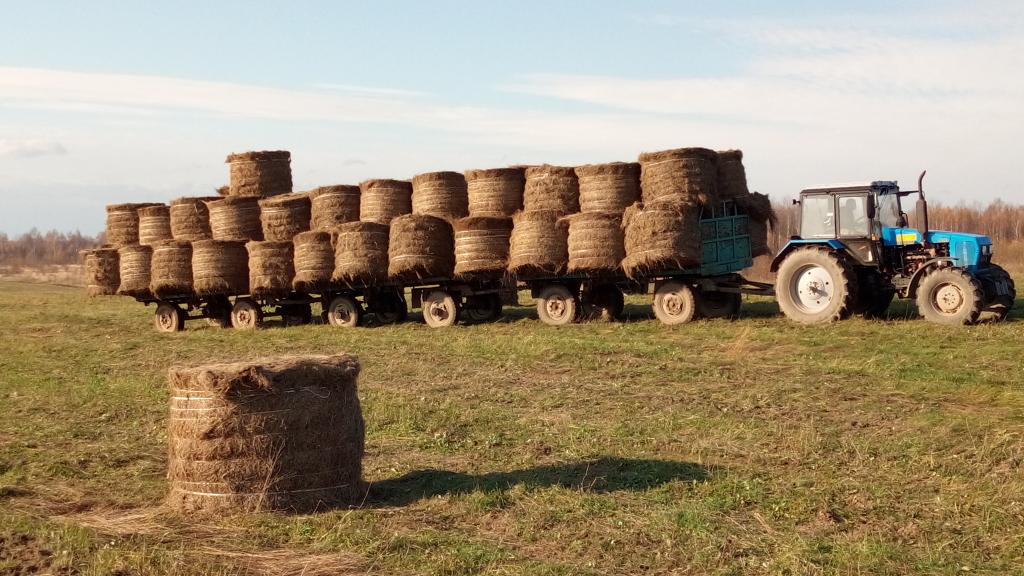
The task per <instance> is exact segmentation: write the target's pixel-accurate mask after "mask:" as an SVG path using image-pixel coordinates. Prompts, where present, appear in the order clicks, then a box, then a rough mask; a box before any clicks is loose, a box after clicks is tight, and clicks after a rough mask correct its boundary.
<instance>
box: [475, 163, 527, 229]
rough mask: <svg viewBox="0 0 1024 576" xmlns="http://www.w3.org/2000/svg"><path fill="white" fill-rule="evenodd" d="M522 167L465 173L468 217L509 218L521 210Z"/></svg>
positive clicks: (524, 177)
mask: <svg viewBox="0 0 1024 576" xmlns="http://www.w3.org/2000/svg"><path fill="white" fill-rule="evenodd" d="M525 191H526V168H525V167H521V166H520V167H513V168H493V169H490V170H467V171H466V193H467V195H468V196H469V215H470V217H481V218H510V217H512V215H513V214H515V213H516V212H518V211H520V210H522V209H523V193H524V192H525Z"/></svg>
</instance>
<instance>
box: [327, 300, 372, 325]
mask: <svg viewBox="0 0 1024 576" xmlns="http://www.w3.org/2000/svg"><path fill="white" fill-rule="evenodd" d="M362 321H363V307H362V305H360V304H359V302H358V301H357V300H356V299H355V298H353V297H351V296H337V297H336V298H334V299H333V300H331V303H330V304H329V305H328V306H327V322H328V323H329V324H330V325H331V326H337V327H339V328H354V327H356V326H359V324H360V323H361V322H362Z"/></svg>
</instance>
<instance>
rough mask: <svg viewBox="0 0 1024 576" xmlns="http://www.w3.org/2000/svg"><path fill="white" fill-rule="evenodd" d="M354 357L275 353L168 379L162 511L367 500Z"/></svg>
mask: <svg viewBox="0 0 1024 576" xmlns="http://www.w3.org/2000/svg"><path fill="white" fill-rule="evenodd" d="M358 376H359V361H358V359H357V358H356V357H355V356H351V355H348V354H336V355H331V356H305V357H300V356H282V357H277V358H268V359H264V360H260V361H256V362H246V363H238V364H214V365H207V366H194V367H175V368H171V369H170V371H169V373H168V382H169V384H170V391H171V400H170V416H169V418H168V421H167V437H168V456H169V458H168V460H169V462H168V474H167V476H168V479H169V480H170V485H171V490H170V494H169V495H168V498H167V504H168V505H169V506H170V507H171V508H172V509H174V510H177V511H179V512H189V511H198V510H202V511H218V510H219V511H225V512H231V513H236V512H239V511H247V512H254V511H263V510H278V511H290V512H313V511H314V510H318V509H319V510H323V509H325V508H331V507H337V506H342V505H346V504H358V503H359V502H361V501H362V500H363V499H364V498H365V495H366V494H365V488H366V487H365V485H364V483H363V480H362V459H363V453H364V444H365V424H364V422H363V415H362V409H361V408H360V405H359V397H358V395H357V392H358V390H357V378H358Z"/></svg>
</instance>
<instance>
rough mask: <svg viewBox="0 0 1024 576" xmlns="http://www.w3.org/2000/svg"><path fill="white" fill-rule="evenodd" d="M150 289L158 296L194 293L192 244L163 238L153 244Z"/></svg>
mask: <svg viewBox="0 0 1024 576" xmlns="http://www.w3.org/2000/svg"><path fill="white" fill-rule="evenodd" d="M149 291H150V292H151V293H152V294H153V296H155V297H157V298H165V297H167V296H178V295H183V294H191V293H192V244H191V243H190V242H182V241H181V240H161V241H159V242H157V243H156V244H153V259H152V261H151V266H150V277H149Z"/></svg>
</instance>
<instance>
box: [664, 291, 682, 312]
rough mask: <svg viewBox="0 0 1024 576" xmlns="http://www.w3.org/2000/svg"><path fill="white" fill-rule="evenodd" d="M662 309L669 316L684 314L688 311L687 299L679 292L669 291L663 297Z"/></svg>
mask: <svg viewBox="0 0 1024 576" xmlns="http://www.w3.org/2000/svg"><path fill="white" fill-rule="evenodd" d="M661 309H662V310H664V311H665V314H667V315H669V316H682V315H683V314H684V313H685V312H686V300H684V299H683V296H682V294H680V293H679V292H667V293H666V294H665V296H664V297H663V298H662V299H661Z"/></svg>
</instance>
